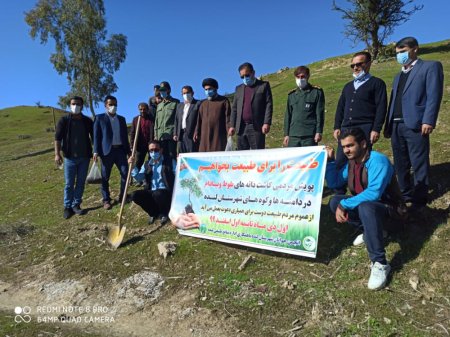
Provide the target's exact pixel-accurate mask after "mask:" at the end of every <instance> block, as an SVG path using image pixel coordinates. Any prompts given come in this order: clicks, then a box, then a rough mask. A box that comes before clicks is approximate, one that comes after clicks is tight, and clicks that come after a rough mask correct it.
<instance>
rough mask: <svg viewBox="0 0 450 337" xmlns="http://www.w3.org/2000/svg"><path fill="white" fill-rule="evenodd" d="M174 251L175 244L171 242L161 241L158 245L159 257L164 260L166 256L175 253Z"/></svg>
mask: <svg viewBox="0 0 450 337" xmlns="http://www.w3.org/2000/svg"><path fill="white" fill-rule="evenodd" d="M176 249H177V244H176V243H175V242H173V241H162V242H160V243H158V252H159V255H161V256H163V257H164V259H165V258H166V257H167V255H169V254H173V253H175V250H176Z"/></svg>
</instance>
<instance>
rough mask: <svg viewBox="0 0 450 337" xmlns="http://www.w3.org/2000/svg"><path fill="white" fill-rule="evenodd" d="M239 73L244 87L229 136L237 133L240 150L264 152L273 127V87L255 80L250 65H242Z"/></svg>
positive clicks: (236, 97) (235, 102)
mask: <svg viewBox="0 0 450 337" xmlns="http://www.w3.org/2000/svg"><path fill="white" fill-rule="evenodd" d="M238 70H239V75H240V76H241V79H242V81H243V82H244V83H243V84H241V85H238V86H237V87H236V93H235V95H234V100H233V108H232V110H231V127H230V129H229V130H228V135H229V136H233V135H234V134H235V133H237V136H238V139H237V149H238V150H249V149H252V150H254V149H264V148H265V146H266V134H267V133H269V131H270V125H271V124H272V112H273V103H272V91H271V89H270V84H269V82H265V81H261V80H259V79H257V78H256V77H255V70H254V69H253V65H252V64H251V63H248V62H246V63H243V64H241V65H240V66H239V69H238Z"/></svg>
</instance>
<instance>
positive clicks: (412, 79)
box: [384, 37, 444, 212]
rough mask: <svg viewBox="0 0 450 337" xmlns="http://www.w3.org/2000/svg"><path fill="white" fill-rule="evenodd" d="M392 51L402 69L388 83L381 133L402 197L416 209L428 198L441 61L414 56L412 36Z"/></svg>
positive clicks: (441, 85)
mask: <svg viewBox="0 0 450 337" xmlns="http://www.w3.org/2000/svg"><path fill="white" fill-rule="evenodd" d="M395 51H396V53H397V61H398V63H400V64H401V65H402V70H401V72H400V73H398V74H397V75H396V76H395V78H394V83H393V85H392V93H391V99H390V102H389V109H388V111H389V112H388V115H387V118H386V125H385V129H384V135H385V137H387V138H390V137H392V138H391V143H392V152H393V154H394V166H395V173H396V174H397V178H398V183H399V185H400V190H401V192H402V195H403V198H404V199H405V202H410V203H412V207H411V210H412V211H414V212H416V211H418V210H420V209H422V208H423V207H424V206H425V205H426V203H427V201H428V185H429V181H428V180H429V179H428V174H429V169H430V134H431V132H432V131H433V129H434V128H435V126H436V121H437V118H438V113H439V107H440V105H441V101H442V95H443V90H444V73H443V68H442V63H440V62H437V61H423V60H421V59H418V58H417V53H418V51H419V43H418V42H417V40H416V39H415V38H414V37H405V38H403V39H401V40H400V41H398V42H397V44H396V45H395ZM411 167H412V169H413V171H414V180H412V176H411Z"/></svg>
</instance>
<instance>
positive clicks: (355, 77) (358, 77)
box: [353, 70, 366, 80]
mask: <svg viewBox="0 0 450 337" xmlns="http://www.w3.org/2000/svg"><path fill="white" fill-rule="evenodd" d="M365 74H366V72H365V71H364V70H361V71H360V72H359V73H358V75H357V74H355V73H353V78H354V79H355V80H360V79H361V78H363V77H364V75H365Z"/></svg>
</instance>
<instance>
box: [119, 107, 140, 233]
mask: <svg viewBox="0 0 450 337" xmlns="http://www.w3.org/2000/svg"><path fill="white" fill-rule="evenodd" d="M140 128H141V116H139V117H138V120H137V123H136V134H135V135H134V140H133V149H132V150H131V156H132V157H134V154H135V153H136V144H137V139H138V137H139V130H140ZM133 164H134V163H133V162H131V163H129V164H128V174H127V183H126V184H125V190H124V191H123V196H122V202H121V204H120V211H119V228H120V229H122V225H121V222H122V213H123V207H124V206H125V201H126V200H127V191H128V185H129V184H130V178H131V169H132V167H133Z"/></svg>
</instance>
